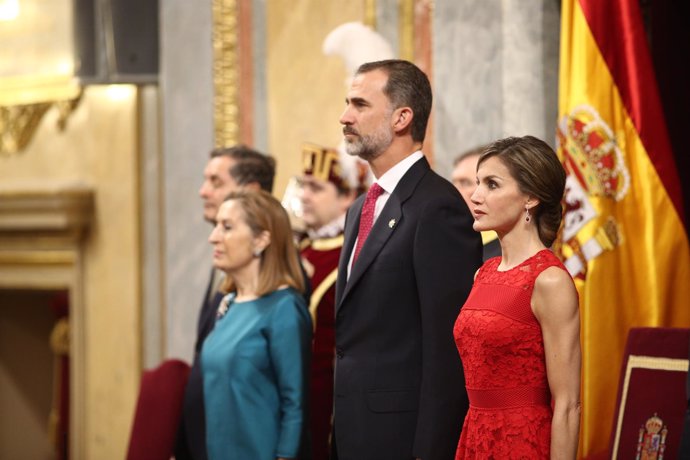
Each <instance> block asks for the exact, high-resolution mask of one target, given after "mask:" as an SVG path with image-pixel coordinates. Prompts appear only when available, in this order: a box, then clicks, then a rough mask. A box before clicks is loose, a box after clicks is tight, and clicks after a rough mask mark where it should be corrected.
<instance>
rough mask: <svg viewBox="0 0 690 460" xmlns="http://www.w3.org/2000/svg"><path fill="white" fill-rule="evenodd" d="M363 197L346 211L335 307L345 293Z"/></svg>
mask: <svg viewBox="0 0 690 460" xmlns="http://www.w3.org/2000/svg"><path fill="white" fill-rule="evenodd" d="M365 197H366V195H365V194H362V196H360V197H359V198H358V199H357V200H355V202H354V203H352V206H350V209H348V211H347V217H346V219H345V241H344V242H343V247H342V249H341V252H340V259H339V261H338V280H337V282H336V284H335V302H336V305H338V304H339V303H340V299H342V297H343V291H345V285H346V283H347V264H348V263H349V262H350V255H351V254H352V249H353V248H354V247H355V241H356V240H357V232H358V230H359V218H360V215H361V213H362V206H363V205H364V199H365Z"/></svg>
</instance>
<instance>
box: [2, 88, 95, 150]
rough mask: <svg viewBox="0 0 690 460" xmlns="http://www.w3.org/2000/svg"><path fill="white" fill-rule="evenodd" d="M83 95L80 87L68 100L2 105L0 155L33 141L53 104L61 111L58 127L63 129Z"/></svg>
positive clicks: (22, 148) (21, 147)
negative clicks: (74, 95) (75, 94)
mask: <svg viewBox="0 0 690 460" xmlns="http://www.w3.org/2000/svg"><path fill="white" fill-rule="evenodd" d="M81 95H82V91H81V89H80V90H79V92H78V93H77V96H76V97H74V98H72V99H68V100H62V101H55V102H40V103H35V104H25V105H13V106H0V155H8V154H12V153H18V152H21V151H22V150H24V149H25V148H26V147H27V146H28V145H29V143H30V142H31V139H32V138H33V136H34V134H35V133H36V130H37V129H38V126H39V125H40V124H41V120H42V119H43V116H44V115H45V114H46V112H48V110H49V109H50V108H51V107H53V105H55V106H56V107H57V110H58V111H59V115H58V120H57V124H58V129H59V130H60V131H63V130H64V129H65V127H66V126H67V119H68V118H69V116H70V115H71V114H72V112H74V110H76V108H77V106H78V105H79V101H81Z"/></svg>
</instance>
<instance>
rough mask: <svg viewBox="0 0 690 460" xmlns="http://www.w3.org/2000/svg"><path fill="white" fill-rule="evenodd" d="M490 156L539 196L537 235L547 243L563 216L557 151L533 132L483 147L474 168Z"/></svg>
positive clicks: (561, 174) (525, 190)
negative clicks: (529, 134) (532, 134)
mask: <svg viewBox="0 0 690 460" xmlns="http://www.w3.org/2000/svg"><path fill="white" fill-rule="evenodd" d="M491 157H496V158H498V159H499V160H500V161H501V162H502V163H503V164H504V165H505V166H506V167H507V168H508V170H509V171H510V174H511V175H512V176H513V178H515V180H516V181H517V183H518V187H519V188H520V191H521V192H522V193H524V194H526V195H529V196H533V197H535V198H537V199H538V200H539V204H538V205H537V206H536V207H535V208H534V209H532V214H533V215H534V220H535V223H536V225H537V232H538V233H539V239H540V240H541V242H542V243H544V245H545V246H546V247H550V246H551V244H553V242H554V240H555V239H556V235H557V234H558V228H559V227H560V225H561V220H562V218H563V205H562V199H563V194H564V192H565V170H564V169H563V165H562V164H561V162H560V160H559V159H558V156H557V155H556V152H554V151H553V149H552V148H551V147H549V145H548V144H547V143H546V142H544V141H542V140H540V139H537V138H536V137H533V136H524V137H507V138H505V139H499V140H497V141H495V142H493V143H491V144H490V145H488V146H487V147H486V149H485V150H484V153H482V155H481V156H480V157H479V161H478V163H477V168H479V165H480V164H482V163H483V162H484V161H486V160H487V159H489V158H491Z"/></svg>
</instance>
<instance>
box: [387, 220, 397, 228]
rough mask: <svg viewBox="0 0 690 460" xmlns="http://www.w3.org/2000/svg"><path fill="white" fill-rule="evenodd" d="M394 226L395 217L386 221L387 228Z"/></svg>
mask: <svg viewBox="0 0 690 460" xmlns="http://www.w3.org/2000/svg"><path fill="white" fill-rule="evenodd" d="M394 226H395V219H391V220H389V221H388V228H393V227H394Z"/></svg>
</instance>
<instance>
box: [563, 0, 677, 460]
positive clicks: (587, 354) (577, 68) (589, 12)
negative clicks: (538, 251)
mask: <svg viewBox="0 0 690 460" xmlns="http://www.w3.org/2000/svg"><path fill="white" fill-rule="evenodd" d="M559 78H560V81H559V104H558V113H559V115H558V117H559V119H558V132H557V138H558V153H559V156H560V157H561V160H562V161H563V164H564V166H565V168H566V171H567V174H568V178H567V182H566V197H565V207H566V212H565V217H564V229H563V233H562V237H561V239H560V241H559V242H558V243H557V247H556V250H557V251H559V252H560V254H561V256H562V257H563V259H564V263H565V265H566V267H567V268H568V270H569V271H570V273H571V274H572V275H573V277H574V278H575V282H576V285H577V288H578V291H579V294H580V315H581V321H582V347H583V348H582V351H583V368H582V370H583V386H582V405H583V418H582V425H581V439H580V453H581V455H582V457H584V458H601V457H603V456H604V455H606V453H607V452H608V447H609V437H610V434H611V427H612V423H613V420H612V419H613V414H614V410H615V407H614V406H615V401H616V392H617V387H618V379H619V369H620V366H621V360H622V357H623V351H624V347H625V341H626V338H627V334H628V330H629V329H630V328H631V327H638V326H667V327H690V307H689V304H688V299H689V298H690V250H689V248H688V238H687V234H686V232H685V228H684V223H683V217H682V215H683V211H682V209H683V207H682V195H681V189H680V183H679V180H678V176H677V173H676V169H675V164H674V160H673V154H672V151H671V145H670V142H669V139H668V133H667V131H666V126H665V122H664V116H663V112H662V108H661V103H660V99H659V96H658V91H657V84H656V80H655V77H654V71H653V68H652V61H651V58H650V55H649V49H648V46H647V42H646V35H645V30H644V26H643V24H642V18H641V14H640V11H639V7H638V1H637V0H606V1H603V0H563V2H562V23H561V61H560V77H559ZM650 415H651V414H650Z"/></svg>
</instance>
